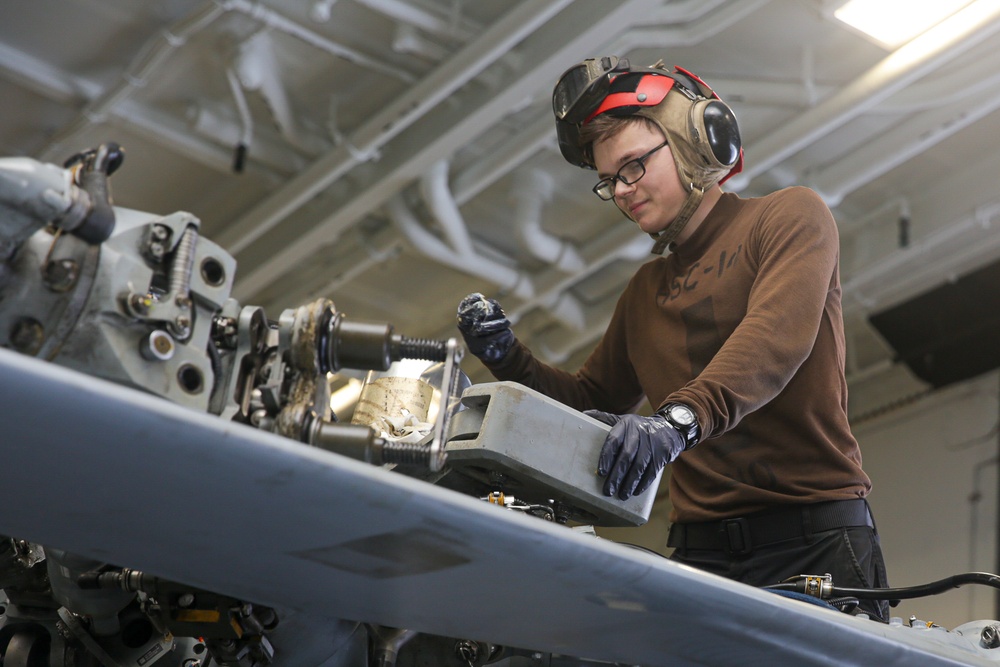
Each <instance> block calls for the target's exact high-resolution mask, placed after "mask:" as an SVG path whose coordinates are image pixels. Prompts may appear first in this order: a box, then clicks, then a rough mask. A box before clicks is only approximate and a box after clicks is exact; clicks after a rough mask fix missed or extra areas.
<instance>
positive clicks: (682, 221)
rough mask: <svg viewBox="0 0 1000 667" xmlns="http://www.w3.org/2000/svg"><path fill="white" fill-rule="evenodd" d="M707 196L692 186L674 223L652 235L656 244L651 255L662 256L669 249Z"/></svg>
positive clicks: (701, 190)
mask: <svg viewBox="0 0 1000 667" xmlns="http://www.w3.org/2000/svg"><path fill="white" fill-rule="evenodd" d="M704 196H705V191H704V190H703V189H701V188H698V187H695V186H694V184H692V185H691V190H690V191H689V192H688V196H687V199H686V200H685V201H684V206H682V207H681V210H680V212H679V213H678V214H677V217H676V218H674V220H673V222H671V223H670V224H669V225H667V228H666V229H664V230H663V231H662V232H659V233H651V234H650V237H652V238H653V239H654V240H655V241H656V243H654V244H653V249H652V250H650V253H652V254H654V255H662V254H663V251H664V250H666V249H667V246H668V245H670V244H671V243H673V242H674V239H676V238H677V235H678V234H680V233H681V232H682V231H683V230H684V227H685V225H687V223H688V220H690V219H691V217H692V216H693V215H694V212H695V211H697V210H698V207H699V206H701V200H702V198H703V197H704Z"/></svg>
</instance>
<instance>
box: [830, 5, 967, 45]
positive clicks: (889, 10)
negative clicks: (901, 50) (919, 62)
mask: <svg viewBox="0 0 1000 667" xmlns="http://www.w3.org/2000/svg"><path fill="white" fill-rule="evenodd" d="M967 4H969V0H847V2H845V3H844V4H842V5H841V6H840V7H839V8H837V9H835V10H834V11H833V15H834V16H835V17H836V18H837V19H838V20H840V21H843V22H844V23H846V24H847V25H849V26H851V27H852V28H854V29H855V30H859V31H861V32H862V33H864V34H865V35H868V36H869V37H871V38H872V39H874V40H875V41H877V42H879V43H881V44H882V45H884V46H887V47H890V48H891V47H896V46H899V45H900V44H903V43H904V42H908V41H910V40H911V39H913V38H914V37H916V36H917V35H919V34H921V33H923V32H925V31H926V30H928V29H929V28H931V27H933V26H935V25H937V24H938V23H940V22H941V21H943V20H944V19H946V18H948V17H949V16H951V15H952V14H954V13H955V12H957V11H958V10H959V9H961V8H962V7H964V6H966V5H967Z"/></svg>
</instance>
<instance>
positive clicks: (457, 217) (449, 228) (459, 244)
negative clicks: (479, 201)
mask: <svg viewBox="0 0 1000 667" xmlns="http://www.w3.org/2000/svg"><path fill="white" fill-rule="evenodd" d="M420 194H421V196H423V198H424V201H425V202H427V207H428V209H430V212H431V215H433V216H434V219H435V220H437V221H438V224H440V225H441V229H442V231H444V235H445V238H447V239H448V243H449V245H451V247H452V248H453V249H454V250H455V252H457V253H458V254H460V255H465V256H466V257H473V256H475V255H476V251H475V249H474V248H473V247H472V237H471V236H470V235H469V228H468V227H467V226H466V224H465V219H464V218H463V217H462V212H461V211H459V210H458V204H456V203H455V198H454V197H452V195H451V190H450V188H449V187H448V161H447V160H438V161H437V162H435V163H434V164H433V165H431V168H430V169H428V170H427V171H426V172H425V173H424V175H423V177H422V178H421V179H420Z"/></svg>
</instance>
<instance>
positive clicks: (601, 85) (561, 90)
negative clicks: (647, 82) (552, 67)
mask: <svg viewBox="0 0 1000 667" xmlns="http://www.w3.org/2000/svg"><path fill="white" fill-rule="evenodd" d="M628 71H629V64H628V59H627V58H618V57H617V56H605V57H603V58H587V59H586V60H584V61H583V62H582V63H580V64H578V65H574V66H573V67H570V68H569V69H568V70H566V71H565V72H564V73H563V75H562V76H561V77H559V81H558V82H557V83H556V87H555V89H553V91H552V112H553V113H554V114H555V116H556V120H564V121H566V122H568V123H574V124H575V123H582V122H584V121H585V120H586V119H587V116H588V115H589V114H590V110H592V109H593V108H595V107H596V106H597V105H599V104H600V103H601V101H602V100H603V99H604V98H605V96H606V95H607V94H608V92H609V90H610V87H611V81H612V80H613V79H614V78H615V75H616V74H617V73H619V72H628Z"/></svg>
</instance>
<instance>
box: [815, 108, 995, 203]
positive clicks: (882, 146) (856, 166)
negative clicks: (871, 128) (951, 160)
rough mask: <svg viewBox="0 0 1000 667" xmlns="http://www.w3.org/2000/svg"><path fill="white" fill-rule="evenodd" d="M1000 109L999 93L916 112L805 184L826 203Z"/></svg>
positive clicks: (835, 200) (867, 182) (836, 199)
mask: <svg viewBox="0 0 1000 667" xmlns="http://www.w3.org/2000/svg"><path fill="white" fill-rule="evenodd" d="M997 109H1000V93H998V92H994V94H993V95H991V96H986V95H983V96H980V97H977V98H976V101H975V103H974V104H969V103H968V101H963V102H958V103H955V104H952V105H949V106H947V107H943V108H938V109H931V110H929V111H923V112H920V113H919V114H918V115H917V116H915V117H914V118H910V119H907V120H906V121H905V122H903V123H900V124H898V125H895V126H894V127H892V128H891V129H890V130H888V131H886V132H884V133H882V134H881V135H879V136H878V138H877V139H875V140H873V141H868V142H866V143H865V144H864V145H862V146H861V148H859V149H858V150H857V151H855V152H854V153H853V154H852V155H850V156H849V157H847V158H841V159H839V160H837V161H836V162H834V163H833V164H832V165H831V166H829V167H827V168H825V169H822V170H821V171H818V172H816V173H815V174H813V175H811V176H810V178H809V184H810V186H811V187H813V188H814V189H815V190H816V191H817V192H818V193H819V194H820V195H821V196H822V197H823V199H824V200H825V201H826V203H827V204H828V205H829V206H830V207H836V206H838V205H839V204H840V202H841V201H842V200H843V199H844V197H846V196H847V195H848V194H850V193H851V192H854V191H855V190H858V189H859V188H862V187H864V186H865V185H868V184H869V183H871V182H872V181H874V180H875V179H876V178H878V177H879V176H881V175H883V174H885V173H887V172H889V171H891V170H892V169H894V168H896V167H898V166H899V165H901V164H904V163H906V162H907V161H908V160H910V159H911V158H913V157H914V156H916V155H919V154H920V153H923V152H925V151H927V150H929V149H930V148H932V147H933V146H935V145H937V144H938V143H940V142H941V141H944V140H945V139H947V138H948V137H950V136H952V135H953V134H955V133H957V132H959V131H960V130H963V129H965V128H966V127H968V126H970V125H972V124H973V123H975V122H976V121H978V120H980V119H981V118H984V117H985V116H987V115H989V114H991V113H993V112H994V111H996V110H997Z"/></svg>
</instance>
